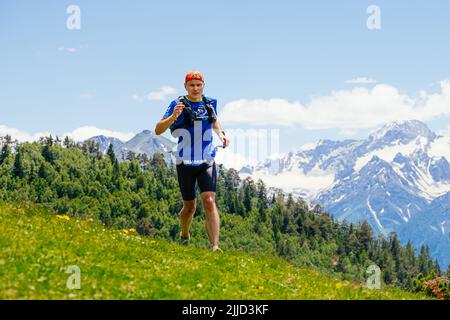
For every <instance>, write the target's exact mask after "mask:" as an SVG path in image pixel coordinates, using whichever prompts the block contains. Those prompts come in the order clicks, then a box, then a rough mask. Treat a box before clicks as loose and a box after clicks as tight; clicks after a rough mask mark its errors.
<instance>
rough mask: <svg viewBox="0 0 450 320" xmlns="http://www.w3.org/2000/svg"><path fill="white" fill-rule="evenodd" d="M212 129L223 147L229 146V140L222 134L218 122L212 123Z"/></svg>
mask: <svg viewBox="0 0 450 320" xmlns="http://www.w3.org/2000/svg"><path fill="white" fill-rule="evenodd" d="M213 129H214V132H215V133H216V134H217V136H218V137H219V139H220V141H222V143H223V145H224V146H225V147H227V146H228V145H229V144H230V140H229V139H228V138H227V137H226V136H225V135H224V134H223V130H222V126H221V125H220V122H219V120H216V121H215V122H214V123H213Z"/></svg>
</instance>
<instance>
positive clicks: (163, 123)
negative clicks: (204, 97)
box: [155, 102, 184, 136]
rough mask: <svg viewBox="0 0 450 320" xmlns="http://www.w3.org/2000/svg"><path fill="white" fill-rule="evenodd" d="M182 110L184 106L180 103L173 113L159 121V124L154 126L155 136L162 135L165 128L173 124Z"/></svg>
mask: <svg viewBox="0 0 450 320" xmlns="http://www.w3.org/2000/svg"><path fill="white" fill-rule="evenodd" d="M183 108H184V104H183V103H182V102H179V103H178V104H177V105H176V106H175V108H174V109H173V112H172V114H171V115H170V117H168V118H166V119H161V120H159V122H158V123H157V124H156V127H155V134H156V135H158V136H159V135H160V134H163V133H164V132H165V131H166V130H167V128H169V127H170V125H171V124H172V123H174V122H175V120H177V119H178V117H179V116H180V114H181V112H182V111H183Z"/></svg>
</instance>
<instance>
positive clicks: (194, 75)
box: [184, 71, 205, 83]
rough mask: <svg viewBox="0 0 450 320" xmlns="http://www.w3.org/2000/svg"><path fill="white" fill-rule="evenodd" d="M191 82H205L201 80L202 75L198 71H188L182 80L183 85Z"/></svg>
mask: <svg viewBox="0 0 450 320" xmlns="http://www.w3.org/2000/svg"><path fill="white" fill-rule="evenodd" d="M191 80H200V81H201V82H205V81H204V80H203V75H202V74H201V73H200V72H198V71H190V72H188V73H187V74H186V78H185V79H184V83H187V82H188V81H191Z"/></svg>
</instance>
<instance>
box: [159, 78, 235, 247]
mask: <svg viewBox="0 0 450 320" xmlns="http://www.w3.org/2000/svg"><path fill="white" fill-rule="evenodd" d="M184 87H185V89H186V91H187V95H185V96H180V97H179V98H178V99H176V100H174V101H172V103H171V104H170V105H169V107H168V108H167V111H166V113H165V114H164V116H163V118H162V119H161V120H160V121H159V122H158V123H157V124H156V128H155V133H156V134H157V135H160V134H162V133H164V132H165V131H166V130H167V129H168V128H170V131H171V133H172V135H173V136H174V137H178V146H177V152H176V156H175V158H176V161H177V164H176V169H177V177H178V183H179V186H180V191H181V195H182V198H183V208H182V209H181V211H180V224H181V233H180V242H181V243H182V244H185V245H188V244H189V241H190V235H189V228H190V226H191V224H192V218H193V216H194V213H195V203H196V192H195V184H196V183H198V187H199V189H200V197H201V200H202V204H203V208H204V210H205V212H206V232H207V234H208V238H209V241H210V243H211V247H212V251H214V252H215V251H221V249H220V248H219V229H220V218H219V213H218V211H217V206H216V199H215V195H216V177H217V173H216V164H215V161H214V157H215V153H216V150H215V148H214V146H213V143H212V131H213V130H214V132H215V133H216V134H217V136H218V137H219V139H220V141H221V142H222V144H223V147H224V148H225V147H227V146H228V145H229V143H230V141H229V139H228V138H227V137H226V136H225V132H224V131H223V130H222V128H221V126H220V123H219V121H218V119H217V100H216V99H212V98H208V97H205V96H204V95H203V89H204V87H205V82H204V78H203V75H202V74H201V73H200V72H198V71H191V72H189V73H188V74H187V75H186V77H185V81H184Z"/></svg>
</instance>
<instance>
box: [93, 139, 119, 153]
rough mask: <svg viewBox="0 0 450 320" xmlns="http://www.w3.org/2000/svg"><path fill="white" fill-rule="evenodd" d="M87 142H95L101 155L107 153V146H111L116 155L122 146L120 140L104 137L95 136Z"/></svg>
mask: <svg viewBox="0 0 450 320" xmlns="http://www.w3.org/2000/svg"><path fill="white" fill-rule="evenodd" d="M88 140H91V141H95V142H97V143H98V146H99V150H100V152H101V153H103V154H105V153H106V151H108V148H109V145H110V144H112V145H113V149H114V152H115V153H116V154H117V153H118V152H119V151H120V148H121V147H122V146H123V145H124V142H123V141H122V140H120V139H117V138H114V137H106V136H104V135H100V136H95V137H92V138H89V139H88Z"/></svg>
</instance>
